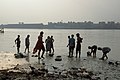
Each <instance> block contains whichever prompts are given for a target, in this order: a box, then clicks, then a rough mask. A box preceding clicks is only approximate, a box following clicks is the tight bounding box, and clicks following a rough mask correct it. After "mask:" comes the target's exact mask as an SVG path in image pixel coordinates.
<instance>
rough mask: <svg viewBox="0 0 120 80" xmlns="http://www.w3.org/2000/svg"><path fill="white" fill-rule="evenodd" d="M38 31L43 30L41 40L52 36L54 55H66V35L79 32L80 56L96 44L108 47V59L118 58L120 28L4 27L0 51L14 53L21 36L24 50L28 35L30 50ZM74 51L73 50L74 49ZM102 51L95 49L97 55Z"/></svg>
mask: <svg viewBox="0 0 120 80" xmlns="http://www.w3.org/2000/svg"><path fill="white" fill-rule="evenodd" d="M40 31H44V37H43V40H44V41H45V39H46V38H47V36H51V35H52V36H53V37H54V40H55V42H54V48H55V54H56V55H68V47H66V46H67V44H68V38H67V36H69V35H71V34H74V35H75V36H74V37H75V39H76V33H78V32H79V33H80V35H81V37H82V38H83V42H82V54H81V56H82V57H85V56H86V52H87V51H89V50H88V46H92V45H94V44H96V45H97V46H98V47H110V48H111V52H110V53H109V54H108V57H109V59H114V60H120V30H83V29H82V30H81V29H5V33H0V52H12V53H16V45H15V42H14V41H15V39H16V38H17V35H18V34H19V35H20V36H21V48H20V52H24V48H25V38H26V36H27V35H28V34H29V35H30V51H31V52H32V50H33V48H34V46H35V44H36V42H37V37H38V35H39V32H40ZM74 53H75V51H74ZM101 56H102V52H101V51H97V57H101Z"/></svg>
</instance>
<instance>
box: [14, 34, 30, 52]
mask: <svg viewBox="0 0 120 80" xmlns="http://www.w3.org/2000/svg"><path fill="white" fill-rule="evenodd" d="M29 37H30V35H27V37H26V38H25V46H26V47H25V52H24V53H26V50H28V53H29V52H30V51H29V46H30V40H29ZM20 43H21V41H20V35H18V37H17V38H16V39H15V44H16V45H17V53H19V52H20Z"/></svg>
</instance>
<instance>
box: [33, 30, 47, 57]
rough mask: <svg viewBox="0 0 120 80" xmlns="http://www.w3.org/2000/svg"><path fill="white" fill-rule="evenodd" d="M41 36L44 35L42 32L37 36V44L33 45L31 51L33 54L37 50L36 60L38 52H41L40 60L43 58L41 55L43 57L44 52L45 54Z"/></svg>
mask: <svg viewBox="0 0 120 80" xmlns="http://www.w3.org/2000/svg"><path fill="white" fill-rule="evenodd" d="M43 34H44V32H43V31H41V32H40V35H39V36H38V41H37V43H36V45H35V48H34V49H33V54H35V53H36V52H37V50H39V51H38V59H40V51H41V50H42V55H41V58H44V57H43V55H44V52H45V47H44V45H43V43H44V42H43Z"/></svg>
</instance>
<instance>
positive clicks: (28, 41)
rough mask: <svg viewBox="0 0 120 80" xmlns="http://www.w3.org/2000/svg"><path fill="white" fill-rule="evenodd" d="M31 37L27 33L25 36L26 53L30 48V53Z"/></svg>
mask: <svg viewBox="0 0 120 80" xmlns="http://www.w3.org/2000/svg"><path fill="white" fill-rule="evenodd" d="M29 37H30V35H27V37H26V38H25V46H26V47H25V52H24V53H26V50H27V49H28V53H29V52H30V51H29V46H30V40H29Z"/></svg>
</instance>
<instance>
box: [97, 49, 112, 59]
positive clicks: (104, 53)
mask: <svg viewBox="0 0 120 80" xmlns="http://www.w3.org/2000/svg"><path fill="white" fill-rule="evenodd" d="M98 50H101V51H102V52H103V55H102V58H100V60H104V58H105V57H106V59H108V56H107V53H109V52H110V51H111V49H110V48H109V47H103V48H101V47H98Z"/></svg>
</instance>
